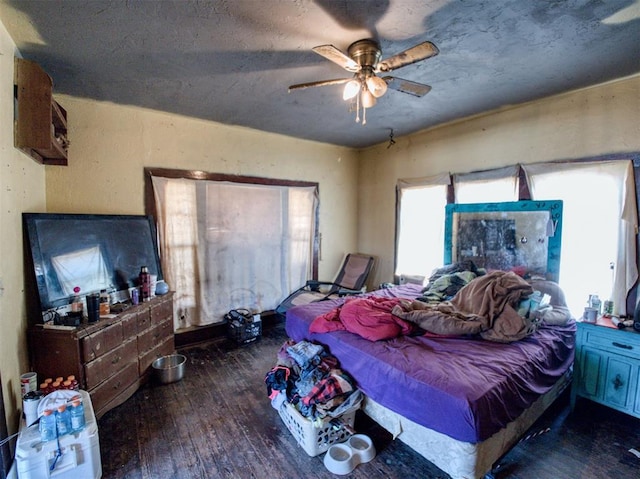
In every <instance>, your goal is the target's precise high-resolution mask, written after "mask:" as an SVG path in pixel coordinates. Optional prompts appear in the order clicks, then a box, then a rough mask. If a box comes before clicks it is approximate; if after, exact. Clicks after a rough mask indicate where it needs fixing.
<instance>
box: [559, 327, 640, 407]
mask: <svg viewBox="0 0 640 479" xmlns="http://www.w3.org/2000/svg"><path fill="white" fill-rule="evenodd" d="M598 323H599V324H597V323H596V324H594V323H585V322H579V323H578V334H577V336H576V359H575V366H574V368H575V369H574V378H573V385H572V388H571V403H572V405H575V401H576V398H577V397H578V396H582V397H585V398H588V399H591V400H592V401H596V402H599V403H601V404H604V405H605V406H609V407H611V408H614V409H617V410H618V411H622V412H624V413H627V414H630V415H632V416H635V417H640V333H638V332H636V331H633V330H632V329H630V328H626V329H624V330H622V329H617V328H613V327H612V326H613V325H611V324H610V321H608V320H607V319H606V318H599V319H598Z"/></svg>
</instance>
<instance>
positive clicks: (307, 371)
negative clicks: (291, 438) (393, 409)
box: [264, 340, 362, 421]
mask: <svg viewBox="0 0 640 479" xmlns="http://www.w3.org/2000/svg"><path fill="white" fill-rule="evenodd" d="M264 382H265V384H266V385H267V395H268V396H269V399H270V400H271V405H272V406H273V407H274V408H275V409H277V410H278V409H280V407H281V406H282V404H283V403H284V402H285V401H288V402H289V403H291V404H292V405H294V406H295V407H296V409H297V410H298V411H299V412H300V414H302V416H304V417H306V418H307V419H309V420H311V421H321V420H323V419H324V418H325V417H327V416H328V417H332V418H335V417H339V416H340V415H342V414H343V413H344V412H346V411H348V410H350V409H351V408H354V407H358V406H359V405H360V402H361V401H362V392H361V391H360V390H359V389H358V388H357V387H356V386H355V382H354V380H353V378H352V377H351V376H350V375H349V374H348V373H346V372H345V371H343V370H342V369H340V365H339V362H338V359H337V358H336V357H335V356H333V355H331V354H329V353H328V352H327V351H326V350H325V348H324V347H323V346H322V345H320V344H316V343H312V342H309V341H300V342H298V343H296V342H294V341H292V340H287V341H286V342H285V343H284V344H283V345H282V347H281V348H280V351H279V352H278V356H277V361H276V365H275V366H274V367H273V368H271V370H270V371H269V372H268V373H267V374H266V375H265V378H264Z"/></svg>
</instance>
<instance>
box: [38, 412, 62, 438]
mask: <svg viewBox="0 0 640 479" xmlns="http://www.w3.org/2000/svg"><path fill="white" fill-rule="evenodd" d="M38 429H39V430H40V440H41V441H42V442H45V441H53V440H54V439H55V438H56V437H58V434H57V429H56V415H55V414H54V413H53V410H52V409H45V410H44V411H43V412H42V417H41V418H40V423H39V424H38Z"/></svg>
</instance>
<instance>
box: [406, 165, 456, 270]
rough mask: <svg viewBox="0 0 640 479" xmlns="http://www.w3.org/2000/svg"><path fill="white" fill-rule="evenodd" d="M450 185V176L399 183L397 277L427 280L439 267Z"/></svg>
mask: <svg viewBox="0 0 640 479" xmlns="http://www.w3.org/2000/svg"><path fill="white" fill-rule="evenodd" d="M449 184H450V178H449V174H442V175H436V176H431V177H427V178H416V179H410V180H406V179H405V180H399V181H398V184H397V192H398V205H397V208H398V211H397V213H396V218H397V227H396V228H397V244H396V271H395V274H396V275H397V276H402V275H404V276H425V277H428V276H430V274H431V272H432V271H433V270H434V269H435V268H439V267H441V266H442V264H443V258H444V217H445V206H446V204H447V187H448V186H449Z"/></svg>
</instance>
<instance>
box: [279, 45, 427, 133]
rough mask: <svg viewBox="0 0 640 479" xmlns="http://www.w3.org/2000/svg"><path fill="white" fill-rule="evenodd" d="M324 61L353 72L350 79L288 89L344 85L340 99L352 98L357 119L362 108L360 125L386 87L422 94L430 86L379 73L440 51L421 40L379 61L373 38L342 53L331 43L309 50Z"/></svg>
mask: <svg viewBox="0 0 640 479" xmlns="http://www.w3.org/2000/svg"><path fill="white" fill-rule="evenodd" d="M312 50H313V51H314V52H316V53H317V54H319V55H322V56H323V57H325V58H326V59H327V60H330V61H332V62H333V63H335V64H337V65H339V66H341V67H342V68H344V69H345V70H347V71H348V72H351V73H353V76H352V77H350V78H336V79H333V80H320V81H314V82H309V83H299V84H297V85H291V86H290V87H289V92H291V91H293V90H301V89H304V88H310V87H317V86H326V85H340V84H346V85H345V88H344V91H343V94H342V98H343V99H344V100H355V102H356V122H359V121H360V113H359V111H360V107H362V124H363V125H364V124H366V109H367V108H371V107H372V106H374V105H375V104H376V99H377V98H380V97H381V96H382V95H384V94H385V93H386V91H387V88H392V89H394V90H397V91H400V92H403V93H408V94H409V95H413V96H417V97H421V96H424V95H426V94H427V93H429V91H431V87H430V86H429V85H425V84H423V83H417V82H414V81H410V80H403V79H402V78H397V77H393V76H383V77H380V76H378V75H377V74H378V73H381V72H382V73H386V72H390V71H393V70H397V69H398V68H401V67H404V66H407V65H411V64H413V63H416V62H419V61H422V60H426V59H427V58H431V57H434V56H436V55H437V54H438V53H439V50H438V47H436V46H435V45H434V44H433V43H431V42H422V43H420V44H418V45H416V46H413V47H411V48H409V49H407V50H405V51H403V52H400V53H398V54H396V55H393V56H391V57H389V58H386V59H385V60H380V58H381V57H382V50H381V49H380V44H379V43H378V42H377V41H375V40H372V39H364V40H358V41H356V42H353V43H352V44H351V45H349V48H348V49H347V54H345V53H343V52H342V51H341V50H339V49H338V48H336V47H334V46H333V45H320V46H317V47H314V48H313V49H312Z"/></svg>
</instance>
